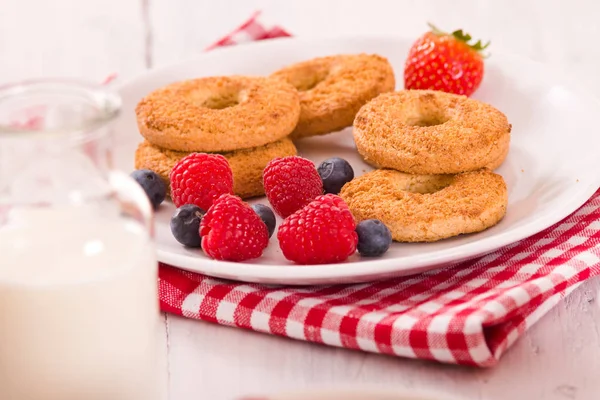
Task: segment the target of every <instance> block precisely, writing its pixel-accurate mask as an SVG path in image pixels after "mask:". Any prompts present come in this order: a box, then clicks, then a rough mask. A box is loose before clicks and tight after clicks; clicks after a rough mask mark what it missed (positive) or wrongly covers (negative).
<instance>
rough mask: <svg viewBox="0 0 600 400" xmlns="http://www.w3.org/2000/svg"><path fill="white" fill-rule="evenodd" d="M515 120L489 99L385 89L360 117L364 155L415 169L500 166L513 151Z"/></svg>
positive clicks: (357, 128) (358, 138)
mask: <svg viewBox="0 0 600 400" xmlns="http://www.w3.org/2000/svg"><path fill="white" fill-rule="evenodd" d="M510 131H511V125H510V124H509V122H508V119H507V118H506V116H505V115H504V114H503V113H502V112H500V111H499V110H497V109H496V108H494V107H492V106H491V105H489V104H486V103H483V102H481V101H477V100H474V99H470V98H468V97H465V96H460V95H455V94H450V93H443V92H439V91H431V90H403V91H399V92H393V93H385V94H382V95H380V96H378V97H377V98H375V99H373V100H372V101H370V102H369V103H367V104H366V105H365V106H364V107H362V108H361V110H360V111H359V112H358V114H357V115H356V119H355V120H354V130H353V132H354V133H353V134H354V141H355V143H356V148H357V150H358V152H359V153H360V154H361V156H362V157H363V158H364V160H365V161H366V162H367V163H369V164H371V165H373V166H375V167H379V168H390V169H395V170H398V171H402V172H407V173H411V174H455V173H460V172H465V171H474V170H478V169H480V168H489V169H492V170H494V169H496V168H497V167H499V166H500V165H501V164H502V163H503V161H504V159H505V158H506V156H507V154H508V149H509V144H510Z"/></svg>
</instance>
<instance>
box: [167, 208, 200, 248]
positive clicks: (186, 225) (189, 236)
mask: <svg viewBox="0 0 600 400" xmlns="http://www.w3.org/2000/svg"><path fill="white" fill-rule="evenodd" d="M204 214H205V212H204V210H203V209H201V208H200V207H198V206H196V205H194V204H184V205H182V206H181V207H179V208H178V209H177V210H176V211H175V213H174V214H173V216H172V217H171V224H170V225H171V232H172V233H173V236H175V239H177V241H178V242H179V243H181V244H183V245H185V246H188V247H200V244H201V237H200V222H201V221H202V217H203V216H204Z"/></svg>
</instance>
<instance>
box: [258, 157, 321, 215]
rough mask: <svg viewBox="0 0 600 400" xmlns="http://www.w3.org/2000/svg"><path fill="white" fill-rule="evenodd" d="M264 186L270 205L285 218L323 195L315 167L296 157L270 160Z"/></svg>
mask: <svg viewBox="0 0 600 400" xmlns="http://www.w3.org/2000/svg"><path fill="white" fill-rule="evenodd" d="M263 186H264V187H265V194H266V195H267V198H268V199H269V202H270V203H271V205H272V206H273V208H274V209H275V211H276V212H277V214H279V215H281V216H282V217H283V218H286V217H287V216H289V215H291V214H293V213H294V212H296V211H298V210H299V209H301V208H302V207H304V206H306V205H307V204H308V203H310V202H311V201H313V200H314V199H315V197H317V196H319V195H322V194H323V181H322V180H321V177H320V176H319V173H318V172H317V169H316V168H315V165H314V164H313V163H312V161H310V160H307V159H306V158H302V157H297V156H290V157H284V158H275V159H273V160H271V162H269V164H267V166H266V167H265V170H264V172H263Z"/></svg>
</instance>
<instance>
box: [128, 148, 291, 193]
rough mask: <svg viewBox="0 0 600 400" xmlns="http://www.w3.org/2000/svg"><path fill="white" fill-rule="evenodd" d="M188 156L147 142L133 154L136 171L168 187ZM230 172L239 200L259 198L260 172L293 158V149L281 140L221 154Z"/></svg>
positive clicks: (262, 191)
mask: <svg viewBox="0 0 600 400" xmlns="http://www.w3.org/2000/svg"><path fill="white" fill-rule="evenodd" d="M188 154H190V153H189V152H181V151H173V150H166V149H161V148H160V147H158V146H155V145H153V144H151V143H150V142H148V141H147V140H146V141H143V142H142V143H140V144H139V146H138V148H137V150H136V152H135V168H136V169H149V170H152V171H154V172H156V173H157V174H158V175H159V176H160V177H161V179H163V180H164V181H165V183H166V184H167V185H168V184H169V174H170V173H171V169H172V168H173V167H174V166H175V164H176V163H177V162H178V161H179V160H180V159H182V158H183V157H185V156H187V155H188ZM222 154H223V156H224V157H225V158H226V159H227V161H228V162H229V165H230V166H231V170H232V172H233V191H234V193H235V194H236V195H238V196H240V197H241V198H244V199H246V198H250V197H256V196H262V195H263V194H264V193H265V192H264V188H263V184H262V172H263V170H264V168H265V166H266V165H267V164H268V163H269V161H271V160H272V159H274V158H277V157H287V156H294V155H296V154H297V150H296V146H294V143H293V142H292V141H291V140H290V139H289V138H284V139H281V140H279V141H277V142H274V143H269V144H267V145H265V146H260V147H256V148H251V149H243V150H237V151H233V152H227V153H222Z"/></svg>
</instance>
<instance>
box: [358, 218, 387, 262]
mask: <svg viewBox="0 0 600 400" xmlns="http://www.w3.org/2000/svg"><path fill="white" fill-rule="evenodd" d="M356 233H357V234H358V246H357V250H358V252H359V253H360V255H362V256H364V257H379V256H381V255H383V253H385V252H386V251H388V249H389V248H390V245H391V244H392V234H391V233H390V230H389V229H388V228H387V226H385V225H384V224H383V222H381V221H379V220H377V219H367V220H365V221H362V222H360V223H359V224H358V225H357V226H356Z"/></svg>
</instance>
